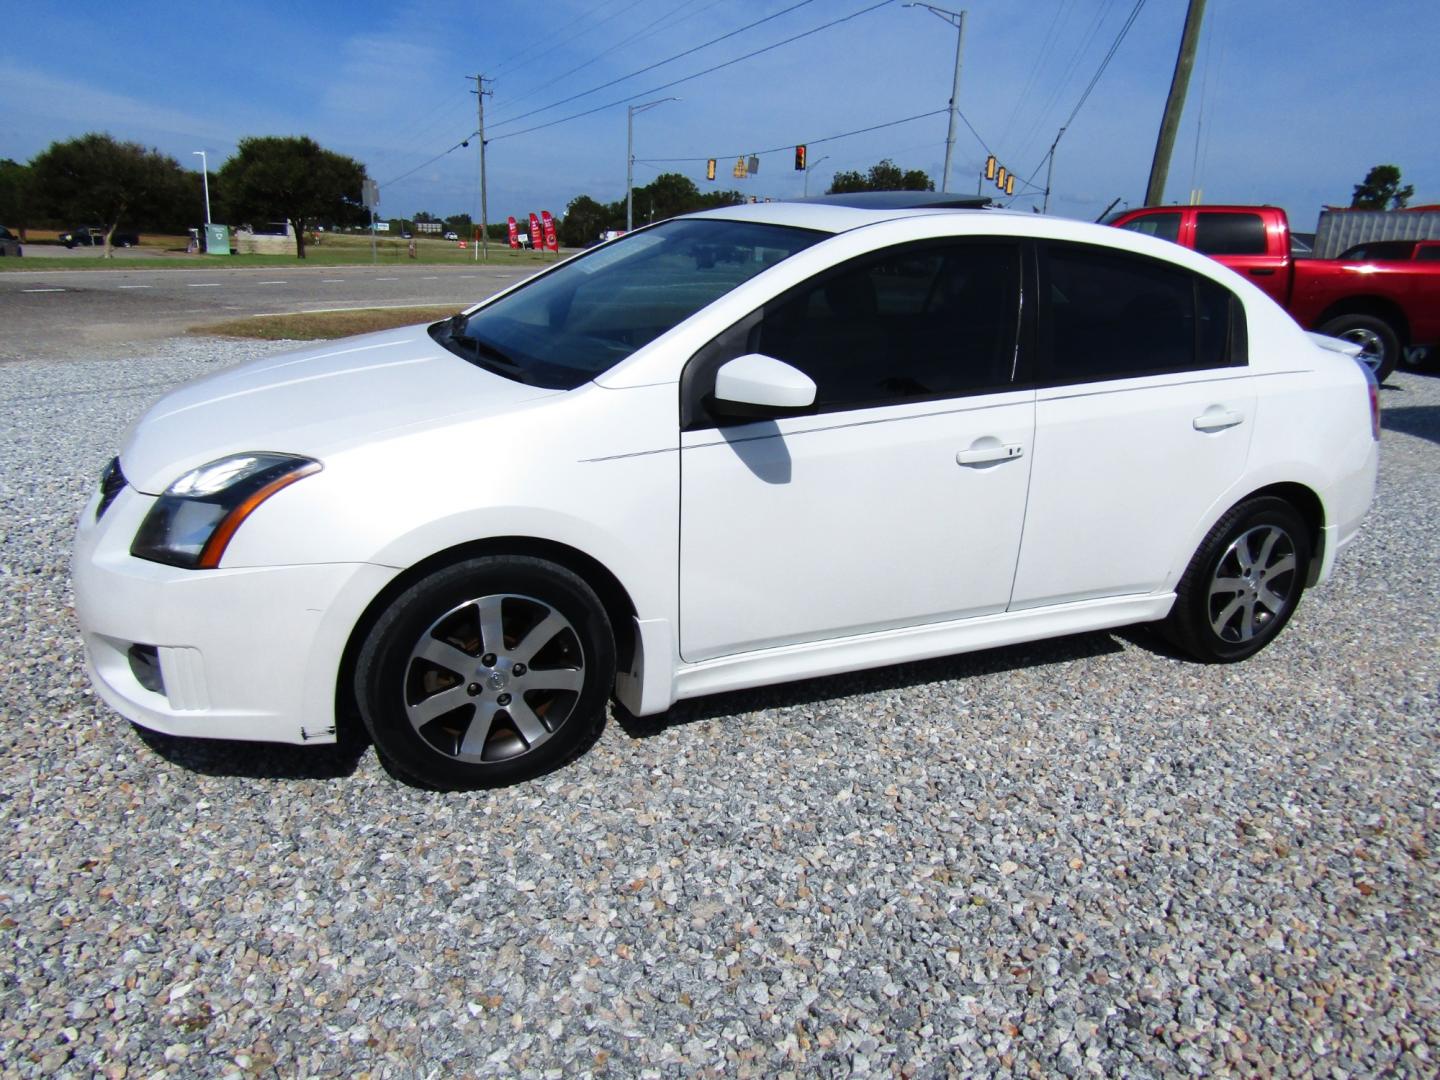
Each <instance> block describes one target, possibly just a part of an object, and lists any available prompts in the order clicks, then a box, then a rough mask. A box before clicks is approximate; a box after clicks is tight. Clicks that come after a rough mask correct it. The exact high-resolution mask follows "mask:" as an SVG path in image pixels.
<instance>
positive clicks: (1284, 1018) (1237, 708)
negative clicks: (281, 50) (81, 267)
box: [0, 341, 1440, 1077]
mask: <svg viewBox="0 0 1440 1080" xmlns="http://www.w3.org/2000/svg"><path fill="white" fill-rule="evenodd" d="M270 348H272V346H266V345H257V344H254V343H247V344H243V345H242V344H233V343H217V342H207V341H177V342H173V343H168V344H166V345H163V346H160V347H156V348H153V349H152V350H151V352H150V354H149V355H147V356H145V357H141V358H131V359H119V360H116V359H104V358H91V359H80V360H74V361H70V362H67V363H62V364H41V363H20V364H12V365H8V366H5V367H3V368H0V401H3V403H4V407H5V411H6V413H7V415H8V416H9V418H10V419H9V422H8V423H7V425H6V428H5V432H4V435H3V444H4V446H3V449H4V454H3V459H0V503H3V505H0V597H3V605H0V640H3V642H4V661H3V670H0V680H3V681H0V687H3V699H0V700H3V701H4V702H5V712H6V716H5V723H4V725H3V729H0V740H3V749H4V759H3V766H0V768H3V782H0V824H3V833H4V852H3V855H4V862H3V870H0V935H3V941H4V947H3V948H0V1071H3V1075H5V1076H30V1075H40V1074H46V1075H62V1076H91V1075H95V1076H110V1077H119V1076H127V1075H128V1076H135V1077H142V1076H144V1077H148V1076H158V1075H165V1074H168V1075H176V1076H220V1075H227V1074H243V1075H247V1076H248V1075H267V1076H268V1075H280V1076H285V1077H291V1076H337V1075H345V1076H365V1075H370V1076H377V1077H379V1076H395V1077H402V1076H405V1077H408V1076H426V1077H431V1076H433V1077H442V1076H446V1077H448V1076H554V1077H559V1076H562V1075H565V1076H571V1075H575V1076H587V1075H593V1076H609V1077H631V1076H656V1077H661V1076H680V1075H686V1076H689V1075H701V1076H720V1075H724V1076H766V1077H770V1076H776V1075H780V1076H783V1075H786V1074H787V1073H788V1074H793V1075H797V1076H798V1075H821V1076H852V1075H853V1076H864V1075H876V1074H889V1075H899V1076H921V1077H929V1076H943V1075H951V1074H954V1075H998V1076H1053V1075H1057V1074H1058V1075H1065V1076H1072V1075H1097V1076H1135V1077H1144V1076H1169V1075H1187V1074H1188V1075H1205V1074H1227V1073H1228V1074H1232V1075H1245V1076H1254V1075H1274V1076H1297V1075H1319V1076H1335V1077H1342V1076H1373V1075H1377V1074H1401V1073H1403V1074H1429V1075H1434V1074H1435V1073H1436V1071H1437V1068H1440V1014H1437V1005H1440V957H1437V951H1436V950H1437V939H1440V926H1437V922H1436V917H1435V913H1436V912H1437V911H1440V880H1437V865H1440V862H1437V860H1440V801H1437V800H1440V796H1437V779H1440V753H1437V750H1440V747H1437V738H1436V722H1437V715H1440V707H1437V704H1440V703H1437V674H1440V626H1437V622H1440V619H1437V605H1436V600H1435V597H1436V595H1437V591H1440V559H1437V557H1436V556H1437V543H1436V539H1435V536H1436V530H1437V528H1440V379H1433V378H1423V377H1419V376H1414V375H1404V374H1402V375H1398V376H1396V377H1395V378H1394V379H1393V380H1392V384H1391V387H1390V388H1389V389H1387V390H1386V391H1385V395H1384V397H1385V404H1386V408H1387V415H1386V424H1387V431H1386V432H1385V436H1384V444H1385V445H1384V463H1383V466H1382V478H1381V491H1380V495H1379V498H1378V500H1377V503H1376V506H1375V509H1374V511H1373V512H1372V515H1371V518H1370V521H1369V524H1368V527H1367V529H1366V531H1365V533H1364V535H1363V537H1362V538H1361V539H1360V540H1359V541H1358V542H1357V544H1356V545H1355V546H1354V547H1353V548H1352V549H1351V550H1350V551H1349V552H1347V553H1346V555H1345V557H1344V558H1343V559H1342V561H1341V563H1340V564H1339V567H1338V570H1337V576H1336V579H1335V580H1334V581H1333V582H1332V583H1331V584H1330V585H1329V586H1328V587H1327V588H1325V589H1323V590H1319V591H1317V592H1315V593H1313V594H1311V595H1310V596H1308V597H1307V598H1306V601H1305V603H1304V604H1303V605H1302V608H1301V611H1300V613H1299V615H1298V616H1297V617H1296V619H1295V621H1294V622H1293V623H1292V624H1291V627H1290V628H1289V629H1288V630H1287V631H1286V632H1285V633H1284V634H1283V635H1282V636H1281V638H1280V639H1279V641H1278V642H1277V643H1276V644H1275V645H1274V646H1272V647H1271V648H1270V649H1269V650H1267V651H1266V652H1264V653H1262V654H1261V655H1260V656H1259V657H1257V658H1255V659H1254V660H1252V661H1250V662H1249V663H1247V664H1243V665H1239V666H1232V667H1203V666H1199V665H1195V664H1191V663H1187V662H1184V661H1181V660H1178V659H1176V658H1174V657H1173V656H1171V655H1170V654H1168V653H1166V652H1165V651H1163V650H1162V649H1161V648H1160V647H1159V646H1158V645H1157V644H1156V643H1155V642H1154V641H1153V640H1152V639H1151V638H1150V636H1149V635H1148V634H1146V633H1144V632H1143V631H1136V632H1133V633H1131V632H1126V633H1123V634H1118V635H1116V634H1089V635H1082V636H1077V637H1072V638H1066V639H1063V640H1060V641H1054V642H1048V643H1044V644H1041V645H1035V646H1028V647H1023V648H1010V649H1003V650H997V651H992V652H988V653H981V654H975V655H971V656H965V657H959V658H955V659H950V660H945V661H938V662H931V663H924V664H912V665H904V666H901V667H896V668H889V669H885V670H881V671H876V672H871V673H867V674H864V675H856V676H848V677H843V678H836V679H827V680H821V681H813V682H808V683H802V684H796V685H792V686H786V687H779V688H773V689H769V690H765V691H753V692H747V693H744V694H733V695H727V696H724V697H717V698H711V699H706V700H702V701H699V702H694V703H689V704H687V705H686V706H684V707H681V708H677V709H676V710H675V711H674V712H673V713H672V714H671V715H669V716H667V717H664V718H661V719H659V720H658V721H634V720H630V719H628V718H627V719H626V720H625V721H624V723H623V724H622V723H619V722H615V723H611V724H610V726H609V727H608V728H607V729H606V731H605V734H604V736H603V737H602V738H601V740H600V743H599V744H598V745H597V746H596V747H595V749H594V750H592V751H591V752H590V753H589V754H588V755H587V756H586V757H584V758H582V759H581V760H580V761H579V762H577V763H576V764H574V765H572V766H570V767H569V768H567V769H565V770H563V771H562V772H560V773H557V774H554V775H552V776H550V777H547V778H544V779H542V780H539V781H535V782H532V783H529V784H525V785H522V786H518V787H514V788H511V789H507V790H502V791H495V792H490V793H479V794H455V795H437V794H428V793H422V792H419V791H415V790H412V789H410V788H407V787H404V786H401V785H399V784H397V783H396V782H395V781H394V780H392V779H391V778H390V777H389V775H388V774H387V773H386V772H385V771H384V770H383V769H382V768H381V767H380V766H379V765H378V764H377V762H376V760H375V757H374V754H373V751H371V750H369V749H367V748H364V747H362V746H355V747H347V748H343V749H310V750H302V749H295V750H290V749H284V748H262V747H253V746H237V745H234V744H215V743H185V742H181V741H175V740H165V739H161V738H158V737H149V738H147V739H145V740H142V739H141V738H140V737H138V735H137V734H136V732H135V731H133V730H132V729H131V728H130V727H129V725H127V724H126V723H124V722H123V721H122V720H120V719H119V718H118V717H117V716H116V715H114V714H113V713H111V712H110V711H109V710H108V709H107V708H105V707H104V706H103V705H102V704H100V703H99V702H98V701H97V700H96V698H95V697H94V696H93V695H92V693H91V691H90V690H89V688H88V686H87V682H86V678H85V675H84V672H83V669H82V663H81V656H80V647H79V642H78V639H77V633H76V627H75V623H74V618H73V615H72V613H71V610H70V600H69V588H68V581H67V577H68V572H67V561H68V550H69V543H70V533H71V528H72V521H73V517H74V515H75V513H76V512H77V510H78V508H79V506H80V504H81V502H82V501H83V499H84V498H85V496H86V493H87V491H88V490H89V488H90V485H91V484H92V483H93V482H94V479H95V477H96V476H97V474H98V472H99V470H100V467H101V466H102V464H103V463H104V461H105V460H106V459H107V458H108V457H109V455H110V454H111V453H113V451H114V449H115V447H116V445H117V444H118V441H119V439H120V435H121V432H122V431H123V429H124V427H125V425H126V424H127V423H128V421H129V420H130V419H131V418H132V417H133V416H134V415H136V414H137V413H138V412H139V411H140V410H141V409H142V408H143V407H144V405H145V404H146V403H147V402H148V401H149V400H151V399H152V398H153V397H155V396H156V395H157V394H159V393H160V392H161V390H162V389H163V388H164V387H166V386H168V385H170V384H172V383H174V382H175V381H177V380H179V379H183V378H188V377H191V376H193V375H196V374H199V373H202V372H204V371H206V370H210V369H213V368H214V367H215V366H217V365H220V364H225V363H229V362H233V361H234V360H237V359H239V358H241V357H243V356H246V355H254V354H255V353H257V352H261V351H268V350H269V349H270Z"/></svg>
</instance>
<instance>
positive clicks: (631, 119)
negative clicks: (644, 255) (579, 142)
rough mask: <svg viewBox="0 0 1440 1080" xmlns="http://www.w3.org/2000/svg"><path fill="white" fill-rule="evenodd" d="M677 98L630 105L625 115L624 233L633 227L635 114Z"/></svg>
mask: <svg viewBox="0 0 1440 1080" xmlns="http://www.w3.org/2000/svg"><path fill="white" fill-rule="evenodd" d="M679 100H680V99H679V98H673V97H667V98H659V99H658V100H655V101H647V102H645V103H644V104H643V105H631V106H630V107H629V108H628V109H627V110H626V113H625V231H626V232H629V231H630V230H631V229H633V228H634V227H635V224H634V222H635V198H634V190H635V114H636V113H642V112H644V111H645V110H647V109H653V108H655V106H656V105H664V104H665V102H667V101H679Z"/></svg>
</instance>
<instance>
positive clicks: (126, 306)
mask: <svg viewBox="0 0 1440 1080" xmlns="http://www.w3.org/2000/svg"><path fill="white" fill-rule="evenodd" d="M537 269H539V268H538V267H536V266H534V265H533V264H526V265H524V266H503V267H481V266H476V267H473V268H472V267H467V266H398V267H397V266H379V267H370V266H317V267H299V266H296V267H274V266H270V267H264V268H260V269H254V270H249V269H246V270H230V269H223V270H222V269H214V268H205V267H197V268H196V269H194V270H39V271H22V272H12V273H6V274H0V328H3V329H0V361H7V360H23V359H33V358H54V357H63V356H65V355H67V354H68V353H70V352H73V351H76V350H77V348H79V347H82V346H94V345H115V346H117V347H118V346H123V345H127V344H131V343H136V342H144V341H151V340H154V339H157V338H165V337H171V336H173V335H175V334H177V333H181V332H183V331H185V330H187V329H189V328H191V327H194V326H203V325H204V324H206V323H212V322H217V321H220V320H224V319H233V318H237V317H244V316H247V315H259V314H265V313H282V312H293V311H311V310H317V309H326V308H348V307H375V306H386V305H394V306H408V305H412V304H456V305H461V304H468V303H473V302H474V301H476V300H479V299H482V298H483V297H485V296H488V295H490V294H491V293H493V292H495V291H496V290H497V289H500V288H502V287H503V286H505V285H508V284H510V283H511V282H513V281H517V280H519V279H520V278H522V277H525V276H527V275H528V274H530V273H533V272H534V271H535V270H537ZM57 328H64V329H63V330H61V331H59V332H57Z"/></svg>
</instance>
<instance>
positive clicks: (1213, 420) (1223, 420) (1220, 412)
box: [1194, 406, 1245, 431]
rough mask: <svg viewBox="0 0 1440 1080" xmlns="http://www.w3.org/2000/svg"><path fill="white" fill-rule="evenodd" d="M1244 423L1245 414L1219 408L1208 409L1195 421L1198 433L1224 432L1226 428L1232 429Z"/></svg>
mask: <svg viewBox="0 0 1440 1080" xmlns="http://www.w3.org/2000/svg"><path fill="white" fill-rule="evenodd" d="M1244 422H1245V416H1244V414H1242V413H1238V412H1231V411H1230V410H1229V409H1221V408H1219V407H1218V406H1212V407H1211V408H1209V409H1206V410H1205V411H1204V412H1203V413H1201V414H1200V415H1199V416H1197V417H1195V420H1194V424H1195V430H1196V431H1224V430H1225V429H1226V428H1232V427H1234V426H1235V425H1236V424H1243V423H1244Z"/></svg>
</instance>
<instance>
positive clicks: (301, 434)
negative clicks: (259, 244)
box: [74, 203, 1379, 788]
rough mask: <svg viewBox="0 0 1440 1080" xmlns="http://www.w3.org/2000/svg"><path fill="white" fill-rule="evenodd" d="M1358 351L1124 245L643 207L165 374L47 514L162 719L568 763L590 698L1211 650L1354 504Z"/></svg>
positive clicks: (1236, 287) (749, 209) (162, 722)
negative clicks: (298, 343)
mask: <svg viewBox="0 0 1440 1080" xmlns="http://www.w3.org/2000/svg"><path fill="white" fill-rule="evenodd" d="M722 251H723V252H724V253H725V257H724V258H719V257H716V252H722ZM1022 298H1023V299H1022ZM1357 351H1358V350H1357V349H1356V347H1355V346H1353V345H1349V344H1346V343H1344V342H1340V341H1337V340H1335V339H1332V338H1322V337H1318V336H1313V335H1307V334H1306V333H1305V332H1304V331H1302V330H1301V329H1300V328H1299V327H1297V326H1296V325H1295V323H1294V321H1293V320H1292V319H1290V318H1289V316H1287V315H1286V314H1285V312H1283V311H1282V310H1281V309H1280V308H1279V307H1277V306H1276V305H1275V304H1274V303H1273V302H1272V301H1271V300H1270V299H1269V298H1268V297H1266V296H1265V295H1264V294H1263V293H1262V292H1260V291H1259V290H1258V289H1256V288H1255V287H1254V286H1253V285H1251V284H1250V283H1249V282H1247V281H1245V280H1243V279H1241V278H1237V277H1236V276H1235V275H1234V274H1232V273H1230V272H1229V271H1227V270H1226V269H1225V268H1223V267H1221V266H1220V265H1219V264H1217V263H1215V262H1212V261H1211V260H1209V259H1206V258H1204V257H1202V256H1200V255H1197V254H1195V253H1194V252H1191V251H1187V250H1185V249H1184V248H1181V247H1177V246H1176V245H1174V244H1165V243H1161V242H1159V241H1156V240H1153V239H1150V238H1148V237H1144V236H1139V235H1136V234H1134V233H1131V232H1126V231H1122V230H1118V229H1109V228H1104V227H1100V226H1095V225H1086V224H1081V223H1079V222H1071V221H1064V220H1060V219H1054V218H1048V217H1039V216H1036V215H1028V214H1024V215H1022V214H1010V213H1004V212H991V211H977V210H955V211H928V212H915V211H905V210H859V209H853V208H849V207H845V206H839V205H787V204H783V203H771V204H756V205H749V206H740V207H727V208H724V209H721V210H713V211H708V212H706V213H702V214H697V215H692V216H688V217H681V218H676V219H673V220H670V221H666V222H663V223H660V224H657V225H654V226H650V227H647V228H644V229H641V230H637V231H636V232H634V233H631V234H628V235H626V236H624V237H622V238H620V239H618V240H615V241H614V242H612V243H610V244H607V245H605V246H603V247H599V248H595V249H593V250H590V251H586V252H584V253H582V254H579V255H577V256H575V257H573V258H571V259H568V260H566V261H564V262H561V263H558V264H556V265H554V266H552V267H551V268H549V269H548V270H546V271H545V272H543V273H541V274H539V275H536V276H535V277H532V278H530V279H528V280H527V281H525V282H523V283H520V284H518V285H515V286H513V287H511V288H509V289H508V290H506V291H504V292H502V293H499V294H497V295H495V296H493V297H491V298H490V299H488V300H486V301H484V302H483V303H480V304H478V305H476V306H474V307H472V308H470V309H468V311H467V312H464V313H462V314H459V315H457V316H455V317H453V318H451V319H447V320H445V321H443V322H439V323H436V324H434V325H431V326H428V327H426V326H417V327H412V328H407V329H401V330H393V331H387V332H383V333H379V334H373V335H369V336H367V337H364V338H357V339H352V340H349V341H344V342H340V343H327V344H324V345H319V346H314V347H310V348H306V349H302V350H298V351H295V352H290V353H286V354H282V355H279V356H272V357H267V358H265V359H263V360H259V361H256V362H254V363H251V364H248V365H245V366H241V367H238V368H233V369H230V370H227V371H224V372H220V373H217V374H215V375H213V376H211V377H209V378H208V379H206V380H204V381H201V382H196V383H191V384H188V385H186V386H184V387H182V388H180V389H178V390H175V391H173V392H172V393H170V394H169V395H168V396H167V397H165V398H163V399H162V400H161V401H160V402H159V403H158V404H156V405H154V406H153V407H152V408H151V409H150V410H149V411H148V412H147V413H146V414H145V415H144V417H143V418H142V419H141V420H140V421H139V422H138V423H137V424H136V425H135V426H134V427H133V429H132V430H131V433H130V435H129V437H128V439H127V441H126V443H125V445H124V447H123V448H122V449H121V451H120V454H119V456H118V457H117V458H116V459H115V460H114V461H112V462H111V463H110V465H109V467H108V468H107V469H106V470H105V473H104V475H103V477H102V478H101V481H100V484H99V487H98V489H97V490H96V492H95V493H94V495H93V497H92V498H91V500H90V503H89V505H88V506H87V507H86V509H85V511H84V512H83V515H82V517H81V520H80V523H79V528H78V534H77V538H76V545H75V553H74V584H75V602H76V610H77V612H78V615H79V622H80V626H81V628H82V631H83V636H84V642H85V649H86V655H87V658H88V664H89V670H90V673H91V676H92V678H93V679H94V682H95V685H96V687H97V689H98V691H99V693H100V695H101V696H102V697H103V698H104V699H105V700H106V701H107V702H109V703H110V704H111V705H112V706H113V707H114V708H115V709H116V710H117V711H119V712H120V713H121V714H122V715H124V716H126V717H128V718H129V719H131V720H133V721H134V722H136V723H138V724H141V725H143V726H145V727H148V728H152V729H155V730H157V731H161V732H168V733H170V734H172V735H192V736H202V737H211V738H227V739H252V740H271V741H277V742H289V743H305V744H310V743H327V742H331V741H334V740H335V738H336V736H337V729H338V728H339V727H340V726H341V724H343V723H345V722H346V718H347V717H348V716H350V715H352V714H353V713H357V712H358V714H359V716H360V717H361V719H362V720H363V723H364V724H365V726H366V728H367V729H368V731H369V732H370V734H371V736H372V738H373V740H374V743H375V745H376V747H377V749H378V751H379V753H380V754H382V755H383V756H384V757H385V758H386V759H387V761H388V762H389V763H390V764H391V766H392V767H393V768H394V769H395V770H397V771H398V772H399V773H400V774H402V775H404V776H408V777H410V778H413V779H415V780H417V781H420V782H423V783H425V784H429V785H434V786H437V787H442V788H463V787H473V786H484V785H491V784H497V783H507V782H511V781H514V780H517V779H520V778H524V777H528V776H532V775H535V774H537V773H539V772H542V771H545V770H548V769H551V768H553V767H556V766H557V765H559V764H560V763H562V762H564V761H566V760H568V759H569V758H571V757H572V756H574V755H575V754H577V753H579V752H580V751H582V750H583V749H584V748H585V747H586V746H587V745H588V744H589V743H590V742H591V741H592V740H593V739H594V738H595V736H596V734H597V732H598V731H599V729H600V726H601V724H602V723H603V720H604V716H605V713H606V708H607V702H608V700H609V699H610V697H611V695H612V692H613V694H614V696H615V698H616V699H618V701H619V702H620V704H621V705H623V707H624V708H626V709H628V710H629V711H630V712H632V713H635V714H640V715H644V714H652V713H659V712H663V711H664V710H666V709H668V708H670V707H671V706H672V705H673V704H674V703H675V702H676V701H678V700H680V699H682V698H691V697H695V696H697V695H704V694H712V693H716V692H720V691H725V690H736V689H740V688H744V687H755V686H761V685H766V684H770V683H776V682H782V681H784V680H788V679H799V678H806V677H811V676H819V675H828V674H833V673H837V672H844V671H853V670H857V669H862V668H869V667H873V666H877V665H886V664H893V663H897V662H900V661H906V660H916V659H920V658H924V657H934V656H940V655H945V654H950V653H956V652H964V651H967V650H972V649H980V648H986V647H990V646H995V645H1004V644H1013V643H1016V642H1024V641H1031V640H1035V639H1038V638H1045V637H1050V636H1054V635H1061V634H1071V633H1076V632H1080V631H1090V630H1101V629H1105V628H1109V627H1117V626H1123V625H1127V624H1131V623H1149V622H1153V623H1158V625H1159V627H1160V629H1161V630H1162V631H1163V632H1164V633H1165V634H1166V635H1167V636H1168V637H1169V638H1170V639H1171V640H1172V641H1173V642H1175V643H1176V645H1177V646H1178V647H1179V648H1181V649H1183V650H1184V651H1185V652H1186V653H1188V654H1189V655H1191V656H1193V657H1195V658H1197V659H1199V660H1203V661H1214V662H1228V661H1235V660H1243V659H1245V658H1246V657H1249V656H1251V655H1253V654H1254V653H1256V652H1257V651H1259V650H1260V649H1262V648H1263V647H1264V646H1265V645H1266V644H1267V643H1269V642H1270V641H1271V640H1273V639H1274V637H1275V635H1276V634H1277V633H1279V631H1280V630H1281V628H1282V627H1283V626H1284V625H1285V624H1286V621H1287V620H1288V619H1289V618H1290V617H1291V615H1292V614H1293V613H1294V611H1295V609H1296V605H1297V604H1298V603H1299V602H1300V599H1301V594H1302V591H1303V590H1304V589H1305V588H1307V587H1308V586H1312V585H1316V584H1319V583H1320V582H1322V581H1324V580H1325V579H1326V578H1327V577H1328V576H1329V574H1330V572H1331V568H1332V567H1333V566H1334V564H1335V560H1336V558H1337V555H1338V553H1339V552H1340V551H1341V550H1342V549H1343V548H1344V547H1345V545H1346V544H1348V543H1349V542H1350V541H1351V539H1352V538H1353V537H1354V536H1355V535H1356V533H1357V531H1358V529H1359V528H1360V524H1361V521H1362V519H1363V518H1364V516H1365V513H1366V510H1367V508H1368V507H1369V505H1370V501H1371V497H1372V493H1373V491H1374V485H1375V476H1376V467H1377V454H1378V438H1379V412H1378V393H1377V389H1376V384H1375V380H1374V378H1373V376H1372V375H1371V374H1370V373H1369V371H1368V370H1367V369H1366V368H1364V367H1363V366H1362V365H1360V364H1358V363H1356V362H1355V359H1354V356H1355V354H1356V353H1357ZM258 672H263V673H264V678H257V677H256V675H257V673H258ZM733 737H734V738H738V739H743V738H744V737H745V736H744V733H743V732H737V733H736V734H735V735H734V736H733Z"/></svg>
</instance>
